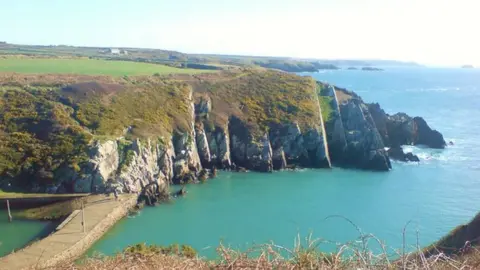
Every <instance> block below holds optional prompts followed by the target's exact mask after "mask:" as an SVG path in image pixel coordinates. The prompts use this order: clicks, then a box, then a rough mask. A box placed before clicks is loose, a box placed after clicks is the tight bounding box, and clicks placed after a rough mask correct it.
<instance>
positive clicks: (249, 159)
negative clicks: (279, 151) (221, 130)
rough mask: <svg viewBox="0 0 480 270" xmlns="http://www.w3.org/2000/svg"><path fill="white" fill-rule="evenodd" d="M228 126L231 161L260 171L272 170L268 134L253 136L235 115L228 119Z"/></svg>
mask: <svg viewBox="0 0 480 270" xmlns="http://www.w3.org/2000/svg"><path fill="white" fill-rule="evenodd" d="M228 128H229V131H230V136H231V141H230V144H231V154H232V162H233V163H235V165H236V166H240V167H243V168H247V169H249V170H258V171H262V172H269V171H272V170H273V165H272V147H271V145H270V141H269V139H268V134H264V135H263V136H261V137H256V136H254V135H253V134H251V133H250V131H249V129H248V127H247V126H246V125H245V124H244V123H243V122H242V121H241V120H240V119H238V118H236V117H232V118H231V119H230V125H229V127H228Z"/></svg>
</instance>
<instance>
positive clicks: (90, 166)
mask: <svg viewBox="0 0 480 270" xmlns="http://www.w3.org/2000/svg"><path fill="white" fill-rule="evenodd" d="M90 152H91V156H90V159H89V160H88V162H87V163H86V164H85V165H84V166H83V168H82V169H81V171H80V172H79V173H76V172H74V171H71V172H70V173H69V174H70V177H71V178H73V191H74V192H78V193H86V192H91V191H92V189H95V190H97V191H99V192H101V191H103V190H105V186H106V182H107V181H108V180H109V179H110V177H112V176H114V173H115V172H116V170H117V168H118V165H119V155H118V147H117V143H116V141H113V140H110V141H106V142H103V143H102V142H97V143H96V144H95V145H94V147H93V148H92V149H91V151H90ZM65 176H66V175H65ZM65 176H63V177H65ZM66 177H68V176H66ZM67 179H68V178H67Z"/></svg>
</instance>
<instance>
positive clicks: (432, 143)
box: [413, 117, 446, 148]
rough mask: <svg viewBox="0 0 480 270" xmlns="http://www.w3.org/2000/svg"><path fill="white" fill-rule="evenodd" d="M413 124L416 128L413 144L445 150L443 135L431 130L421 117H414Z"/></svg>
mask: <svg viewBox="0 0 480 270" xmlns="http://www.w3.org/2000/svg"><path fill="white" fill-rule="evenodd" d="M413 123H414V125H415V127H416V129H415V131H416V133H415V136H414V139H413V141H414V143H415V144H423V145H426V146H428V147H431V148H445V145H446V143H445V139H443V135H442V134H441V133H440V132H438V131H436V130H432V129H431V128H430V127H429V126H428V124H427V122H426V121H425V120H424V119H423V118H422V117H414V118H413Z"/></svg>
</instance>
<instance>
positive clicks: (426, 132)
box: [368, 103, 446, 149]
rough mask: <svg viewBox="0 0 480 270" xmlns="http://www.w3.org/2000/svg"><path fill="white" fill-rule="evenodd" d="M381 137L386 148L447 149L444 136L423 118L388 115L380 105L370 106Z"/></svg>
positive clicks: (402, 114)
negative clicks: (420, 147)
mask: <svg viewBox="0 0 480 270" xmlns="http://www.w3.org/2000/svg"><path fill="white" fill-rule="evenodd" d="M368 109H369V111H370V113H371V114H372V117H373V119H374V121H375V124H376V126H377V128H379V132H380V135H381V136H382V139H383V141H384V142H385V145H386V146H399V145H425V146H428V147H430V148H440V149H441V148H445V146H446V143H445V140H444V138H443V135H442V134H441V133H440V132H438V131H436V130H432V129H431V128H430V127H429V126H428V124H427V122H426V121H425V120H424V119H423V118H421V117H413V118H412V117H410V116H409V115H407V114H405V113H397V114H394V115H388V114H386V113H385V112H384V111H383V110H382V109H381V108H380V105H379V104H378V103H373V104H369V105H368Z"/></svg>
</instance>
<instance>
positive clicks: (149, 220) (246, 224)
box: [88, 67, 480, 258]
mask: <svg viewBox="0 0 480 270" xmlns="http://www.w3.org/2000/svg"><path fill="white" fill-rule="evenodd" d="M301 75H302V76H312V77H314V78H315V79H317V80H320V81H325V82H328V83H331V84H334V85H337V86H340V87H344V88H347V89H349V90H353V91H355V92H357V93H358V94H359V95H360V96H361V97H362V98H363V100H364V101H366V102H378V103H380V104H381V106H382V108H383V109H384V110H385V111H386V112H387V113H389V114H393V113H396V112H405V113H407V114H409V115H411V116H422V117H423V118H424V119H425V120H426V121H427V122H428V124H429V125H430V126H431V127H432V128H434V129H437V130H439V131H440V132H442V133H443V135H444V137H445V139H446V141H447V142H450V141H451V142H453V145H451V146H448V147H447V148H446V149H443V150H434V149H428V148H424V147H417V146H405V147H404V149H405V150H406V151H410V152H413V153H414V154H416V155H418V156H419V158H420V162H419V163H401V162H393V168H392V170H391V171H389V172H367V171H360V170H353V169H341V168H332V169H303V170H300V171H281V172H274V173H255V172H248V173H234V172H220V173H219V175H218V177H217V178H216V179H212V180H210V181H208V182H207V183H204V184H197V185H189V186H187V190H188V194H187V195H186V196H185V197H182V198H179V199H175V200H173V201H172V202H171V203H168V204H163V205H160V206H157V207H147V208H145V209H143V210H142V211H140V212H139V213H137V214H134V215H131V216H129V217H127V218H125V219H123V220H121V221H120V222H118V223H117V224H116V225H115V226H114V228H113V229H112V230H110V231H109V232H108V233H106V234H105V236H104V237H103V238H102V239H101V240H100V241H98V242H97V243H96V244H95V245H94V246H93V247H92V248H91V249H90V250H89V251H88V254H89V255H91V254H95V253H103V254H107V255H111V254H115V253H117V252H120V251H121V250H122V249H124V248H125V247H127V246H128V245H132V244H137V243H146V244H157V245H170V244H180V245H181V244H187V245H191V246H192V247H194V248H195V249H196V250H197V251H198V252H199V253H200V255H201V256H205V257H207V258H215V257H216V256H217V255H216V254H217V253H216V248H217V247H218V246H219V245H220V244H221V245H224V246H228V247H230V248H232V249H236V250H240V251H246V250H249V248H251V247H254V246H257V245H259V244H265V243H274V244H276V245H280V246H283V247H285V248H289V249H291V248H294V247H295V246H298V245H299V244H305V242H308V240H306V239H316V240H318V242H317V243H318V244H319V245H318V248H319V249H321V250H323V251H327V252H328V251H335V250H336V249H337V248H338V247H339V246H341V245H343V244H344V243H353V244H355V243H359V241H360V239H361V238H362V237H365V236H366V235H372V236H375V237H376V238H377V239H379V240H380V241H381V242H382V243H383V244H384V245H385V246H386V249H387V250H388V252H391V253H392V254H395V252H398V250H400V249H403V248H404V247H405V248H406V249H409V250H414V249H418V248H422V247H425V246H427V245H429V244H431V243H433V242H435V241H436V240H438V239H440V238H441V237H442V236H444V235H445V234H446V233H448V232H449V231H450V230H452V229H453V228H454V227H456V226H458V225H460V224H463V223H466V222H468V221H469V220H470V219H471V218H473V217H474V216H475V215H476V213H477V212H478V211H479V210H480V154H479V153H480V136H479V134H480V70H479V69H460V68H426V67H408V68H407V67H385V70H384V71H378V72H373V71H361V70H346V69H342V70H331V71H330V70H328V71H320V72H316V73H302V74H301ZM368 244H369V245H370V246H369V248H371V250H372V251H374V252H376V251H378V250H379V244H378V242H377V241H376V240H375V241H374V240H372V241H370V242H369V243H368Z"/></svg>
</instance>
